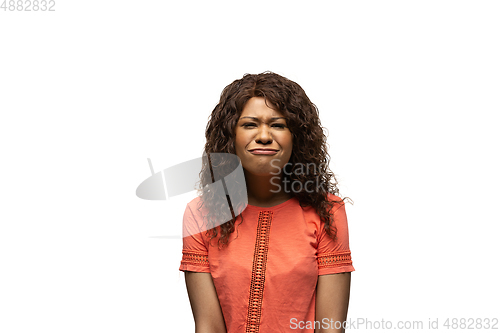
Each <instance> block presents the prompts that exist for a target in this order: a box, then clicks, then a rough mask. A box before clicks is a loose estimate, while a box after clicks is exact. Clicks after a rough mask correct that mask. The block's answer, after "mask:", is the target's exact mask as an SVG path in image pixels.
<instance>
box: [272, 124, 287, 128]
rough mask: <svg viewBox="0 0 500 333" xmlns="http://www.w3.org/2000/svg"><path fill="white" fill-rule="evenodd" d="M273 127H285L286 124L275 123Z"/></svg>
mask: <svg viewBox="0 0 500 333" xmlns="http://www.w3.org/2000/svg"><path fill="white" fill-rule="evenodd" d="M272 126H273V127H278V128H285V127H286V126H285V125H284V124H273V125H272Z"/></svg>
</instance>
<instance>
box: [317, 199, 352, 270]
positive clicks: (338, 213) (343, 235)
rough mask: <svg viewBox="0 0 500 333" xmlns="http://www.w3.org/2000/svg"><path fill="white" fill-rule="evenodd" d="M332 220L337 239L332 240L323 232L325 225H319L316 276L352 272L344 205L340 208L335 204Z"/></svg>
mask: <svg viewBox="0 0 500 333" xmlns="http://www.w3.org/2000/svg"><path fill="white" fill-rule="evenodd" d="M333 210H334V212H333V219H334V223H335V227H336V228H337V237H336V238H335V240H333V239H332V238H331V237H330V236H329V235H328V234H327V233H326V230H325V224H324V223H323V222H321V223H320V232H319V236H318V258H317V260H318V275H327V274H336V273H346V272H353V271H354V267H353V265H352V260H351V250H350V249H349V230H348V227H347V215H346V211H345V204H344V203H341V204H340V207H337V204H335V206H334V208H333Z"/></svg>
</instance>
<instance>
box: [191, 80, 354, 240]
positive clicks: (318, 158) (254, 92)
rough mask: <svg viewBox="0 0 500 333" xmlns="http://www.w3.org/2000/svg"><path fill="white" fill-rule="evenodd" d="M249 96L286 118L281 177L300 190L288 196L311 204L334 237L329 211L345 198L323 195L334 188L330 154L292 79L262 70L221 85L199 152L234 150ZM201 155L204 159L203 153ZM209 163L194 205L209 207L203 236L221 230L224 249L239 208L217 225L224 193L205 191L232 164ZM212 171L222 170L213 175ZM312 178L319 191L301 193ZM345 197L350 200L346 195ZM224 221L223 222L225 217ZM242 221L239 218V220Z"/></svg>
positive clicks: (311, 106) (205, 163)
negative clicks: (287, 152)
mask: <svg viewBox="0 0 500 333" xmlns="http://www.w3.org/2000/svg"><path fill="white" fill-rule="evenodd" d="M252 97H263V98H264V99H265V101H266V104H268V105H270V106H271V107H272V108H275V109H276V110H278V111H279V112H281V113H282V114H283V115H284V116H285V118H286V123H287V126H288V128H289V129H290V132H291V134H292V140H293V141H292V144H293V148H292V154H291V157H290V160H289V162H288V164H287V165H286V166H285V168H286V171H287V172H286V173H283V181H288V182H289V183H291V182H293V183H296V182H300V183H301V184H302V187H301V189H302V191H299V192H294V193H293V195H294V196H295V197H296V198H297V199H298V200H299V202H300V205H301V206H302V207H314V208H315V210H316V212H317V213H318V215H319V216H320V218H321V220H322V221H323V222H324V223H325V230H326V232H327V234H328V235H329V236H330V237H332V238H333V239H335V238H336V233H337V228H336V227H335V222H334V221H333V214H331V210H332V208H333V205H334V203H343V201H344V200H345V199H346V198H342V200H341V201H336V200H331V199H330V200H329V199H328V193H331V194H333V195H336V196H338V193H339V190H338V188H337V180H336V178H335V175H334V174H333V173H332V172H331V171H330V168H329V161H330V156H329V154H328V152H327V143H326V135H325V134H324V132H323V127H322V126H321V122H320V120H319V115H318V109H317V107H316V106H315V105H314V104H313V103H312V102H311V101H310V100H309V98H308V97H307V95H306V93H305V92H304V90H303V89H302V88H301V87H300V86H299V85H298V84H297V83H295V82H293V81H291V80H289V79H287V78H285V77H283V76H281V75H278V74H276V73H273V72H264V73H261V74H245V75H244V76H243V78H241V79H239V80H235V81H234V82H233V83H231V84H229V85H228V86H226V87H225V88H224V90H223V91H222V94H221V96H220V101H219V103H218V104H217V105H216V106H215V108H214V110H213V111H212V114H211V116H210V119H209V121H208V124H207V127H206V131H205V137H206V140H207V141H206V144H205V148H204V154H205V153H207V154H209V155H208V156H211V154H210V153H231V154H236V150H235V145H234V143H235V127H236V124H237V122H238V120H239V117H240V115H241V112H242V110H243V108H244V106H245V104H246V103H247V101H248V100H249V99H250V98H252ZM204 156H205V157H207V155H204ZM210 162H211V164H210V163H209V160H208V158H204V159H203V166H202V170H201V172H200V182H199V185H200V186H199V189H198V192H199V194H200V197H201V200H200V202H199V206H198V209H201V208H202V207H203V206H206V207H207V208H208V210H207V211H208V213H207V214H206V215H205V220H206V222H207V223H208V224H207V231H206V233H207V236H208V237H209V240H210V241H211V240H212V239H215V238H216V237H217V235H219V234H220V237H219V239H218V245H219V247H223V246H225V245H227V244H228V239H229V235H230V234H231V233H232V232H234V230H235V223H236V221H237V219H238V217H239V216H240V215H239V213H241V211H235V210H236V209H235V207H234V206H233V207H232V208H233V209H234V210H231V214H232V218H231V217H230V218H231V219H230V220H229V221H228V222H225V223H222V224H220V223H219V224H220V225H219V224H218V223H216V222H215V221H216V220H217V219H218V218H219V220H220V216H218V215H220V214H222V213H221V212H222V211H223V209H222V208H223V207H227V203H228V199H229V196H226V197H224V195H217V194H216V193H214V192H213V191H210V190H207V186H206V185H208V184H211V183H212V182H214V181H216V180H217V179H221V178H223V177H224V175H226V174H227V173H228V172H230V170H231V169H234V165H233V166H232V167H230V166H229V164H230V163H229V162H228V161H224V159H219V161H214V159H213V158H212V159H211V160H210ZM210 165H212V168H210ZM298 167H300V168H301V170H300V172H294V171H295V170H296V168H298ZM304 167H305V168H304ZM214 169H217V170H220V172H221V174H219V175H216V176H215V178H214ZM304 169H305V170H304ZM224 170H225V171H224ZM311 180H312V181H313V183H314V182H315V181H316V182H318V183H321V184H322V186H320V187H319V190H318V191H312V192H311V191H306V188H305V184H306V182H307V181H311ZM240 185H241V184H240ZM240 190H244V191H246V186H240ZM226 192H227V191H226ZM245 195H246V193H245ZM347 199H349V200H350V198H347ZM230 208H231V207H230ZM241 218H242V216H241ZM224 221H227V218H226V219H225V220H224ZM242 222H243V220H242V219H241V222H240V223H242Z"/></svg>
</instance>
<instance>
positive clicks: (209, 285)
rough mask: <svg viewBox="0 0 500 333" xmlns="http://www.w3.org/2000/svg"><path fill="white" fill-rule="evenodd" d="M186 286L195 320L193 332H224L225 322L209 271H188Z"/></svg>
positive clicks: (186, 273)
mask: <svg viewBox="0 0 500 333" xmlns="http://www.w3.org/2000/svg"><path fill="white" fill-rule="evenodd" d="M184 276H185V279H186V288H187V292H188V296H189V301H190V302H191V310H192V311H193V317H194V322H195V333H226V324H225V323H224V316H223V315H222V310H221V307H220V303H219V299H218V297H217V293H216V291H215V286H214V282H213V280H212V276H211V275H210V273H197V272H188V271H186V272H185V274H184Z"/></svg>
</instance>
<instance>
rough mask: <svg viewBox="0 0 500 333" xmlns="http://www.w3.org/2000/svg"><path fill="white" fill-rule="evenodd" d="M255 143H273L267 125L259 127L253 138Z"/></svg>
mask: <svg viewBox="0 0 500 333" xmlns="http://www.w3.org/2000/svg"><path fill="white" fill-rule="evenodd" d="M255 142H256V143H260V144H263V145H264V144H270V143H272V142H273V137H272V135H271V131H270V130H269V128H268V126H267V125H263V126H260V128H259V132H258V133H257V136H256V137H255Z"/></svg>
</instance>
